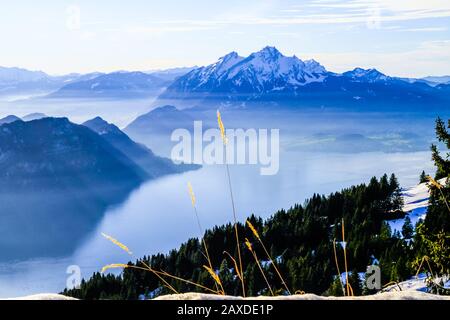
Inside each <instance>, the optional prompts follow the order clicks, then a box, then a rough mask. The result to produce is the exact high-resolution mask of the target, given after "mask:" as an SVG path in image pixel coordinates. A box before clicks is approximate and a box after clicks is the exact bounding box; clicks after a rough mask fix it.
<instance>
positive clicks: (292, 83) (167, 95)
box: [155, 47, 450, 110]
mask: <svg viewBox="0 0 450 320" xmlns="http://www.w3.org/2000/svg"><path fill="white" fill-rule="evenodd" d="M445 80H446V78H429V79H427V80H423V81H418V80H412V79H402V78H397V77H391V76H387V75H385V74H383V73H381V72H380V71H378V70H376V69H362V68H355V69H354V70H351V71H348V72H344V73H342V74H337V73H333V72H330V71H327V70H326V69H325V68H324V67H323V66H322V65H321V64H320V63H318V62H317V61H315V60H305V61H303V60H301V59H299V58H297V57H296V56H293V57H286V56H284V55H283V54H281V53H280V52H279V51H278V50H277V49H276V48H274V47H265V48H263V49H262V50H261V51H258V52H255V53H252V54H250V55H249V56H248V57H245V58H244V57H241V56H239V55H238V54H237V53H236V52H231V53H229V54H227V55H225V56H223V57H221V58H220V59H219V60H218V61H217V62H216V63H214V64H211V65H209V66H205V67H200V68H196V69H194V70H192V71H190V72H189V73H187V74H186V75H184V76H181V77H179V78H178V79H176V80H175V81H174V82H173V83H172V84H171V85H170V86H169V87H168V88H167V89H166V90H165V92H163V93H162V94H161V95H160V97H159V99H158V100H157V101H156V102H155V105H163V104H173V105H176V106H194V105H198V106H199V105H203V106H205V105H206V106H207V105H216V106H217V105H218V104H222V105H224V104H234V105H236V106H239V107H242V106H250V105H251V104H252V103H255V105H264V103H267V104H270V105H272V106H273V103H275V104H278V105H281V106H289V107H292V106H294V107H300V106H308V107H358V108H371V107H376V108H378V109H393V108H400V107H404V106H408V107H409V108H411V109H412V110H413V109H414V108H418V107H422V108H430V107H431V106H433V107H438V106H440V105H441V104H442V103H443V102H448V101H449V100H450V99H449V95H448V94H447V93H448V88H449V85H448V84H446V82H445ZM432 81H439V82H443V83H438V82H433V85H430V83H431V82H432Z"/></svg>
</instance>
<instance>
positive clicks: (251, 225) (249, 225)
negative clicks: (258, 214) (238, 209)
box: [247, 220, 291, 295]
mask: <svg viewBox="0 0 450 320" xmlns="http://www.w3.org/2000/svg"><path fill="white" fill-rule="evenodd" d="M247 226H248V227H249V228H250V230H251V231H252V233H253V235H254V236H255V238H256V239H258V241H259V243H260V244H261V246H262V248H263V250H264V252H265V254H266V256H267V258H269V260H270V264H271V265H272V266H273V268H274V269H275V272H276V273H277V275H278V277H279V278H280V280H281V282H282V283H283V286H284V288H285V289H286V291H287V292H288V294H289V295H290V294H291V291H290V290H289V288H288V286H287V285H286V282H285V281H284V278H283V277H282V275H281V272H280V270H278V268H277V266H276V264H275V262H274V260H273V259H272V257H271V256H270V254H269V251H268V250H267V248H266V246H265V245H264V242H263V241H262V239H261V236H260V235H259V233H258V231H257V230H256V228H255V226H254V225H253V224H252V223H251V222H250V220H247Z"/></svg>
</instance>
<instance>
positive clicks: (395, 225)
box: [388, 178, 446, 232]
mask: <svg viewBox="0 0 450 320" xmlns="http://www.w3.org/2000/svg"><path fill="white" fill-rule="evenodd" d="M445 180H446V178H442V179H440V180H439V183H441V184H445ZM429 197H430V190H429V188H428V183H426V182H425V183H420V184H418V185H416V186H414V187H411V188H407V189H405V190H404V191H403V201H404V205H403V211H404V212H407V213H408V216H409V218H410V219H411V223H412V224H413V225H415V224H416V223H417V221H418V220H419V219H424V218H425V216H426V214H427V207H428V198H429ZM404 222H405V219H396V220H390V221H388V223H389V226H390V227H391V229H392V231H393V232H394V231H399V232H401V231H402V227H403V224H404Z"/></svg>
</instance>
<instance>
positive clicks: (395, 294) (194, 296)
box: [155, 290, 450, 301]
mask: <svg viewBox="0 0 450 320" xmlns="http://www.w3.org/2000/svg"><path fill="white" fill-rule="evenodd" d="M155 300H448V301H450V296H439V295H435V294H429V293H425V292H421V291H414V290H408V291H392V292H383V293H379V294H374V295H370V296H361V297H322V296H318V295H315V294H302V295H291V296H277V297H267V296H260V297H251V298H243V297H234V296H219V295H214V294H204V293H193V292H191V293H183V294H171V295H166V296H161V297H158V298H156V299H155Z"/></svg>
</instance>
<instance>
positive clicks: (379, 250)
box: [64, 175, 414, 299]
mask: <svg viewBox="0 0 450 320" xmlns="http://www.w3.org/2000/svg"><path fill="white" fill-rule="evenodd" d="M401 204H402V201H401V196H400V189H399V184H398V182H397V179H396V177H395V176H394V175H392V176H391V177H390V178H389V177H388V176H387V175H384V176H383V177H381V178H380V179H376V178H375V177H374V178H372V179H371V180H370V182H369V183H368V184H361V185H358V186H353V187H350V188H348V189H344V190H342V191H340V192H336V193H333V194H330V195H329V196H323V195H314V196H313V197H312V198H310V199H309V200H307V201H306V202H305V203H304V204H303V205H295V206H293V207H292V208H290V209H289V210H280V211H278V212H276V213H275V214H274V215H273V216H272V217H271V218H269V219H267V220H266V221H263V220H262V219H261V218H257V217H255V216H251V217H249V220H250V221H251V223H252V224H253V225H254V226H255V227H256V229H257V230H258V232H259V233H260V234H261V238H262V240H263V242H264V243H265V244H266V247H267V249H268V250H269V251H270V254H271V256H272V257H273V258H274V260H275V261H276V264H277V265H278V267H279V269H280V271H281V274H283V275H284V277H285V279H286V282H287V285H288V287H289V288H290V290H291V292H296V291H305V292H309V293H316V294H327V293H329V294H336V292H334V291H333V290H334V289H333V287H335V283H334V282H335V279H336V275H337V274H338V272H337V268H336V264H335V260H334V254H333V240H334V239H336V241H337V244H336V250H337V255H338V256H339V257H340V259H339V264H340V265H339V268H340V271H341V272H343V271H344V270H345V268H344V265H343V259H342V256H343V252H342V251H343V250H342V245H341V244H340V241H341V239H342V233H341V221H344V223H345V233H346V241H347V256H348V264H349V271H351V270H353V271H354V275H355V276H356V272H364V271H365V270H366V267H367V266H368V265H371V264H372V263H374V262H375V263H378V264H379V265H380V267H381V272H382V282H383V283H387V282H389V281H391V280H395V281H398V280H403V279H405V278H406V277H408V276H409V275H410V274H411V265H410V264H409V261H411V259H412V258H413V254H414V251H413V248H412V245H411V243H412V241H408V240H405V239H403V237H402V236H401V235H400V234H399V233H398V232H397V233H394V234H392V232H391V230H390V228H389V226H388V224H387V223H386V222H385V220H387V219H394V218H399V217H402V216H403V215H404V213H403V212H401ZM238 229H239V233H240V234H241V235H242V239H244V238H248V239H250V241H251V242H252V243H253V247H254V250H255V252H256V253H257V256H258V257H260V259H261V260H262V261H261V265H262V266H263V268H264V269H265V272H266V274H267V275H268V280H269V282H270V283H271V286H272V287H273V289H274V291H275V292H278V293H280V294H282V293H284V291H283V286H282V283H281V281H280V280H279V278H278V277H277V275H276V273H275V272H274V269H273V268H272V267H271V266H270V263H269V261H264V260H265V259H264V258H265V254H264V251H262V248H261V247H260V246H259V244H258V242H257V241H256V239H255V238H254V235H253V234H252V232H251V231H250V230H249V229H248V228H247V227H245V226H244V225H242V224H239V225H238ZM205 241H206V243H207V245H208V250H209V255H210V257H211V260H212V265H213V266H214V268H215V269H216V272H217V273H218V275H219V277H220V279H221V281H222V283H223V287H224V290H225V292H226V293H227V294H231V295H240V294H241V291H240V283H239V280H238V279H237V277H236V274H235V271H234V268H233V267H234V264H233V262H232V261H231V260H229V259H228V256H227V255H226V254H224V252H225V251H227V252H229V253H230V254H231V255H232V256H233V255H234V256H235V252H234V250H235V247H236V246H235V238H234V228H233V225H232V224H228V225H223V226H216V227H214V228H213V229H210V230H207V231H206V232H205ZM202 248H203V247H202V245H201V243H200V242H199V240H198V239H190V240H188V241H187V242H186V243H184V244H182V245H181V246H180V248H179V249H177V250H172V251H170V252H169V253H168V254H166V255H164V254H158V255H153V256H151V257H143V258H142V259H141V260H138V261H136V262H134V263H132V262H130V263H129V264H130V265H137V266H144V264H143V263H142V261H144V262H145V263H146V264H149V265H151V266H152V268H154V269H155V270H163V271H165V272H168V273H170V274H172V275H176V276H178V277H181V278H183V279H188V280H192V281H194V282H197V283H201V284H203V285H205V286H207V287H209V288H213V287H214V282H213V280H212V279H211V277H210V275H209V274H208V272H207V271H206V270H205V269H204V268H203V267H202V266H203V265H205V264H207V262H206V259H205V257H204V255H203V254H202ZM241 252H242V253H243V264H244V277H245V283H246V287H247V288H246V290H247V294H248V295H253V296H254V295H259V294H268V290H267V286H266V285H265V281H264V279H263V278H262V276H261V273H260V271H259V269H258V267H257V265H256V263H255V260H254V259H253V257H252V255H251V253H250V252H249V251H248V250H246V248H245V246H244V245H242V248H241ZM353 278H355V277H353ZM167 281H168V283H170V285H171V286H173V287H174V288H175V289H176V290H177V291H179V292H186V291H199V289H198V288H197V287H195V286H192V285H189V284H186V283H184V282H181V281H177V280H172V279H170V278H168V279H167ZM349 281H354V282H356V283H353V284H352V285H353V287H354V291H355V292H362V290H363V288H362V284H361V283H359V281H358V280H357V277H356V280H355V279H353V280H349ZM200 291H201V289H200ZM64 293H65V294H67V295H71V296H74V297H78V298H84V299H100V298H111V299H115V298H121V299H137V298H138V297H139V296H142V295H145V296H146V297H154V296H156V295H161V294H166V293H170V290H169V289H167V288H166V287H165V286H163V285H162V283H161V282H160V280H159V279H158V278H157V277H156V276H155V275H154V274H152V273H150V272H146V271H141V270H136V269H131V268H126V269H124V272H123V273H122V274H121V275H120V276H114V275H111V274H109V275H103V274H100V273H96V274H94V275H93V277H92V278H91V279H90V280H87V281H83V283H82V285H81V288H80V289H73V290H65V292H64ZM337 293H339V291H338V292H337ZM341 293H342V292H341Z"/></svg>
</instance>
